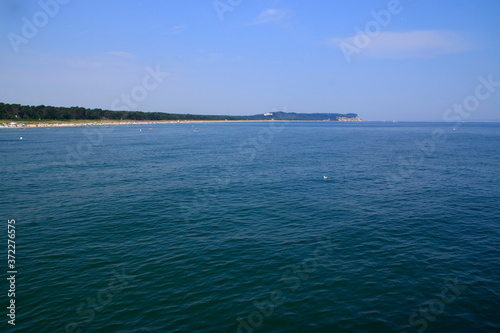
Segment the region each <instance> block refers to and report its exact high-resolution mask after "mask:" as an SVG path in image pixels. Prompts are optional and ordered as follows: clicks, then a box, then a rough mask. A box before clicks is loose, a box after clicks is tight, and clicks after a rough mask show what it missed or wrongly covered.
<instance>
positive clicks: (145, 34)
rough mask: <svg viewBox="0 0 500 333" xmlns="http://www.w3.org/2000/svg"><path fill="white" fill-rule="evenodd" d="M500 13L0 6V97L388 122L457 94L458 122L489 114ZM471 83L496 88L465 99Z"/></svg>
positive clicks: (232, 1)
mask: <svg viewBox="0 0 500 333" xmlns="http://www.w3.org/2000/svg"><path fill="white" fill-rule="evenodd" d="M57 1H59V2H57ZM499 15H500V1H497V0H474V1H473V0H470V1H464V0H440V1H436V0H413V1H411V0H400V1H398V0H390V1H388V0H384V1H379V0H372V1H361V0H360V1H336V0H330V1H327V0H322V1H299V0H295V1H293V0H252V1H250V0H220V1H219V0H216V1H213V0H149V1H148V0H142V1H133V0H130V1H118V0H107V1H97V0H42V1H29V0H3V1H2V2H1V4H0V36H1V38H0V75H1V78H2V79H1V80H0V101H2V102H6V103H21V104H29V105H41V104H44V105H56V106H82V107H88V108H103V109H134V110H142V111H162V112H173V113H194V114H228V115H250V114H257V113H264V112H270V111H273V110H280V109H283V110H286V111H289V112H306V113H310V112H339V113H348V112H354V113H358V114H359V115H360V117H362V118H363V119H365V120H400V121H402V120H409V121H441V120H443V117H444V115H445V114H448V115H449V114H450V112H448V113H447V110H449V109H450V108H452V107H453V106H454V104H461V103H464V101H468V103H472V104H469V112H467V116H466V117H462V119H463V120H467V121H472V120H496V121H500V86H499V87H497V85H495V82H500V38H499V37H498V36H499V33H500V20H499V19H498V18H499ZM30 26H31V28H32V29H31V30H30ZM33 28H34V30H33ZM370 29H371V30H370ZM346 50H347V51H346ZM152 72H157V75H156V79H155V77H154V75H152V74H151V73H152ZM158 73H160V74H158ZM167 74H168V75H167ZM479 77H482V78H483V79H484V80H486V81H488V80H489V81H490V82H491V81H492V82H494V83H493V84H490V85H489V87H482V88H479V89H482V90H481V91H482V94H481V96H482V98H481V99H480V100H478V99H476V100H475V102H476V104H474V96H475V94H476V93H477V89H478V85H480V84H481V82H485V81H484V80H483V81H481V80H479V79H478V78H479ZM499 85H500V84H499ZM146 88H147V89H146ZM488 89H490V90H491V91H489V90H488ZM127 95H128V101H129V102H127V103H128V104H127V103H125V102H124V98H126V97H124V96H127ZM471 96H472V97H471ZM471 98H472V99H471Z"/></svg>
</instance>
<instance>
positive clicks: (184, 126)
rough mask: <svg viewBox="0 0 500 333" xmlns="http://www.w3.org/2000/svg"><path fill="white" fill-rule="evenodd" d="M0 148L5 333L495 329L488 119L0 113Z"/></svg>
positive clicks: (493, 184) (494, 166) (499, 238)
mask: <svg viewBox="0 0 500 333" xmlns="http://www.w3.org/2000/svg"><path fill="white" fill-rule="evenodd" d="M0 159H1V163H0V170H1V172H0V183H1V188H0V192H1V194H2V195H1V201H0V216H1V224H0V230H1V231H0V237H1V239H0V244H1V245H0V246H1V247H2V250H1V251H2V253H4V255H3V256H2V259H1V262H0V267H2V268H1V269H0V280H2V281H3V282H2V283H1V284H0V288H1V290H0V304H1V306H0V308H1V309H2V310H1V311H0V312H1V316H0V331H1V332H23V333H24V332H37V333H40V332H51V333H52V332H76V333H80V332H122V333H125V332H126V333H139V332H221V333H224V332H237V333H241V332H244V333H253V332H320V333H321V332H325V333H326V332H400V333H411V332H418V333H423V332H475V333H476V332H500V315H499V310H500V123H416V122H408V123H405V122H397V123H394V122H359V123H358V122H299V121H291V122H278V121H276V122H273V121H270V122H222V123H169V124H150V125H144V124H142V125H130V126H90V127H71V128H69V127H68V128H28V129H25V130H20V129H1V130H0ZM12 235H13V236H14V237H11V236H12ZM9 245H15V252H12V249H13V247H12V246H11V247H9ZM8 250H11V251H8ZM8 255H10V257H8ZM8 260H13V261H10V262H8ZM12 301H14V302H12ZM12 304H14V308H13V307H12Z"/></svg>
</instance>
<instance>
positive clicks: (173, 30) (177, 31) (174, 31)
mask: <svg viewBox="0 0 500 333" xmlns="http://www.w3.org/2000/svg"><path fill="white" fill-rule="evenodd" d="M187 28H189V26H188V25H186V24H180V25H176V26H173V27H172V28H170V30H168V31H165V32H164V34H165V35H177V34H180V33H181V32H183V31H184V30H186V29H187Z"/></svg>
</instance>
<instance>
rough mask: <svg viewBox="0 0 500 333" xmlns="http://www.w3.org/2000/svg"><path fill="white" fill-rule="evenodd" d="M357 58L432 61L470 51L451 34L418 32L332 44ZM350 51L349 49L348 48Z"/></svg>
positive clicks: (366, 36) (338, 40) (358, 37)
mask: <svg viewBox="0 0 500 333" xmlns="http://www.w3.org/2000/svg"><path fill="white" fill-rule="evenodd" d="M331 42H333V43H334V44H335V45H336V46H340V47H341V49H342V48H344V50H345V48H347V49H348V50H350V51H353V52H354V53H355V54H356V55H359V57H363V56H367V57H375V58H389V59H404V58H432V57H435V56H438V55H442V54H453V53H462V52H466V51H469V50H471V49H472V48H473V46H472V44H471V43H469V42H467V41H465V40H464V39H463V38H462V37H461V36H460V35H459V34H457V33H455V32H450V31H438V30H418V31H407V32H388V31H386V32H380V33H378V34H373V35H371V36H370V34H357V35H355V36H351V37H347V38H334V39H332V40H331ZM351 47H352V48H351Z"/></svg>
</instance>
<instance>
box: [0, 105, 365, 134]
mask: <svg viewBox="0 0 500 333" xmlns="http://www.w3.org/2000/svg"><path fill="white" fill-rule="evenodd" d="M270 120H277V121H279V120H286V121H293V120H297V121H362V119H361V118H359V117H358V115H357V114H355V113H346V114H342V113H294V112H283V111H277V112H268V113H263V114H256V115H252V116H229V115H197V114H177V113H164V112H143V111H111V110H102V109H86V108H81V107H69V108H68V107H54V106H45V105H39V106H30V105H21V104H6V103H0V128H16V127H23V128H26V127H73V126H97V125H129V124H155V123H176V122H196V121H270Z"/></svg>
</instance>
